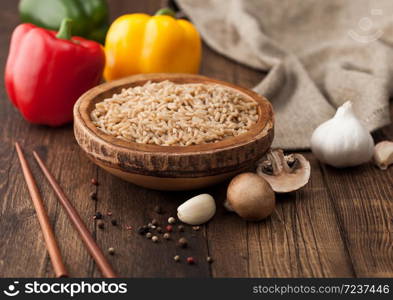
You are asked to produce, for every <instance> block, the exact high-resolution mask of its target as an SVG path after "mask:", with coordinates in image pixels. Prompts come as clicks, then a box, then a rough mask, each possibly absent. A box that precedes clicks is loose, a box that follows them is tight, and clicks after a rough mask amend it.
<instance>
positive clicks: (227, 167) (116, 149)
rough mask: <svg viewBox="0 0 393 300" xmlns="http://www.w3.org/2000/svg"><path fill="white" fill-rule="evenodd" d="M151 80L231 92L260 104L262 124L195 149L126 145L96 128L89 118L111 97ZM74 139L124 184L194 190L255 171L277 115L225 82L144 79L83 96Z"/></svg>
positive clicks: (135, 78) (198, 78) (177, 77)
mask: <svg viewBox="0 0 393 300" xmlns="http://www.w3.org/2000/svg"><path fill="white" fill-rule="evenodd" d="M149 80H150V81H152V82H159V81H163V80H170V81H172V82H175V83H207V84H209V83H210V84H220V85H224V86H226V87H229V88H233V89H235V90H237V91H238V92H240V93H241V94H243V95H244V96H245V97H249V98H252V99H253V100H255V101H256V102H257V103H258V110H259V111H258V113H259V119H258V121H257V123H256V124H255V125H253V126H252V127H251V128H250V130H249V131H248V132H246V133H244V134H241V135H238V136H236V137H231V138H227V139H225V140H223V141H220V142H217V143H211V144H200V145H193V146H158V145H147V144H139V143H133V142H127V141H124V140H121V139H118V138H115V137H113V136H110V135H107V134H105V133H104V132H102V131H100V130H99V129H97V128H96V126H95V125H94V124H93V123H92V121H91V119H90V113H91V111H92V110H93V109H94V107H95V104H96V103H97V102H100V101H102V100H104V99H105V98H110V97H112V95H113V94H114V93H118V92H120V91H121V89H122V88H129V87H133V86H138V85H143V84H145V83H146V82H147V81H149ZM74 134H75V138H76V140H77V142H78V144H79V146H80V147H81V148H82V149H83V151H85V152H86V154H87V155H88V157H89V158H90V159H91V160H92V161H93V162H94V163H95V164H97V165H98V166H100V167H101V168H103V169H105V170H107V171H108V172H110V173H112V174H114V175H116V176H118V177H120V178H122V179H124V180H127V181H130V182H132V183H135V184H137V185H140V186H143V187H146V188H151V189H157V190H191V189H198V188H202V187H206V186H209V185H212V184H215V183H218V182H220V181H223V180H225V179H227V178H229V177H231V176H234V175H235V174H237V173H239V172H241V171H244V170H247V169H249V168H250V167H252V166H253V164H254V163H255V162H256V161H257V160H258V159H260V158H261V157H262V156H263V155H264V153H265V152H266V151H267V150H268V149H269V148H270V145H271V143H272V140H273V135H274V130H273V111H272V107H271V105H270V103H269V102H268V101H267V100H266V99H265V98H264V97H262V96H260V95H258V94H256V93H254V92H252V91H250V90H247V89H244V88H241V87H238V86H236V85H233V84H230V83H227V82H223V81H219V80H215V79H211V78H208V77H204V76H199V75H189V74H142V75H135V76H131V77H127V78H123V79H120V80H117V81H112V82H108V83H104V84H101V85H99V86H97V87H95V88H93V89H91V90H89V91H87V92H86V93H85V94H84V95H82V96H81V97H80V98H79V100H78V101H77V103H76V104H75V106H74Z"/></svg>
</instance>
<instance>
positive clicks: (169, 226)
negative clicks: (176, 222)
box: [165, 225, 173, 232]
mask: <svg viewBox="0 0 393 300" xmlns="http://www.w3.org/2000/svg"><path fill="white" fill-rule="evenodd" d="M165 229H166V231H168V232H172V231H173V226H172V225H167V226H165Z"/></svg>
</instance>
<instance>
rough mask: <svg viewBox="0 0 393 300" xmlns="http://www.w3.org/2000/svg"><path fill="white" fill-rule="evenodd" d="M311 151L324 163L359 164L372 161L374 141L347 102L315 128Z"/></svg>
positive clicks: (335, 165) (350, 104)
mask: <svg viewBox="0 0 393 300" xmlns="http://www.w3.org/2000/svg"><path fill="white" fill-rule="evenodd" d="M311 150H312V152H313V153H314V155H315V156H316V157H317V158H318V159H319V160H320V161H321V162H323V163H326V164H328V165H331V166H333V167H337V168H342V167H350V166H357V165H360V164H363V163H366V162H368V161H370V160H371V157H372V155H373V150H374V141H373V138H372V136H371V134H370V132H369V131H368V130H367V128H366V127H364V125H363V124H362V123H361V122H360V121H359V119H358V118H357V117H356V116H355V114H354V112H353V110H352V103H351V102H350V101H347V102H345V103H344V104H343V105H342V106H340V107H339V108H338V109H337V112H336V114H335V116H334V117H333V118H332V119H330V120H328V121H326V122H324V123H322V124H321V125H320V126H319V127H318V128H317V129H315V131H314V133H313V135H312V137H311Z"/></svg>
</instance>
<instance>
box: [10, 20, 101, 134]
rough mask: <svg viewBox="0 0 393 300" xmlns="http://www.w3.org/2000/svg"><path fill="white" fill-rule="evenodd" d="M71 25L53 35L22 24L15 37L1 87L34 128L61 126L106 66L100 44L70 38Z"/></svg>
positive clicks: (64, 23) (65, 21) (64, 25)
mask: <svg viewBox="0 0 393 300" xmlns="http://www.w3.org/2000/svg"><path fill="white" fill-rule="evenodd" d="M71 22H72V21H71V20H69V19H65V20H63V23H62V26H61V28H60V30H59V32H58V33H57V35H56V32H54V31H50V30H46V29H43V28H39V27H36V26H34V25H32V24H21V25H19V26H18V27H17V28H16V29H15V30H14V32H13V35H12V39H11V46H10V52H9V56H8V60H7V64H6V70H5V85H6V89H7V92H8V95H9V98H10V99H11V100H12V102H13V104H14V105H15V106H16V107H17V108H18V109H19V110H20V112H21V113H22V115H23V116H24V118H25V119H26V120H28V121H30V122H32V123H37V124H44V125H50V126H60V125H63V124H65V123H68V122H70V121H72V108H73V105H74V103H75V102H76V100H77V99H78V98H79V96H81V95H82V94H83V93H84V92H85V91H87V90H88V89H90V88H92V87H93V86H95V85H97V84H98V83H99V82H100V80H101V76H102V71H103V68H104V65H105V54H104V52H103V49H102V47H101V45H100V44H98V43H96V42H93V41H89V40H86V39H83V38H80V37H71V28H70V26H71Z"/></svg>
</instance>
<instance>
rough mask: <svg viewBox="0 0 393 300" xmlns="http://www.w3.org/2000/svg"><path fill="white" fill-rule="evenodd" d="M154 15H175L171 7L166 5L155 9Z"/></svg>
mask: <svg viewBox="0 0 393 300" xmlns="http://www.w3.org/2000/svg"><path fill="white" fill-rule="evenodd" d="M155 16H170V17H173V18H174V17H176V13H175V12H174V11H173V10H172V9H170V8H168V7H166V8H161V9H160V10H159V11H157V12H156V14H155Z"/></svg>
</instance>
